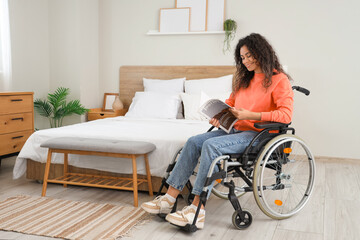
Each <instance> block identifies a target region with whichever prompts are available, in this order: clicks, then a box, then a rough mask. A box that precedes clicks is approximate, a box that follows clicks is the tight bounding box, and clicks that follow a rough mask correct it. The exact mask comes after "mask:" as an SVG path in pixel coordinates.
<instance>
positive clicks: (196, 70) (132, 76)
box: [26, 66, 236, 191]
mask: <svg viewBox="0 0 360 240" xmlns="http://www.w3.org/2000/svg"><path fill="white" fill-rule="evenodd" d="M235 71H236V68H235V66H122V67H120V83H119V86H120V99H121V100H122V102H123V104H124V108H129V106H130V103H131V101H132V98H133V97H134V95H135V92H138V91H144V87H143V78H150V79H164V80H166V79H173V78H181V77H186V79H187V80H193V79H202V78H216V77H221V76H224V75H229V74H234V73H235ZM63 169H64V168H63V164H52V165H51V169H50V174H49V177H50V178H55V177H60V176H62V174H63ZM69 171H71V172H78V173H83V174H95V175H106V176H116V177H131V176H132V175H131V174H119V173H111V172H105V171H99V170H94V169H87V168H78V167H74V166H69ZM44 172H45V163H39V162H36V161H33V160H31V159H28V160H27V171H26V177H27V178H28V179H33V180H38V181H42V180H43V178H44ZM138 178H144V179H146V176H145V175H138ZM152 183H153V189H154V190H155V191H157V190H158V189H159V187H160V185H161V178H160V177H152ZM139 190H140V191H147V190H148V187H147V184H146V183H144V184H141V185H139Z"/></svg>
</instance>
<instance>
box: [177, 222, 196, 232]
mask: <svg viewBox="0 0 360 240" xmlns="http://www.w3.org/2000/svg"><path fill="white" fill-rule="evenodd" d="M175 226H176V225H175ZM181 229H182V230H184V231H186V232H191V233H193V232H196V231H197V230H198V228H197V227H196V225H194V224H186V225H185V227H181Z"/></svg>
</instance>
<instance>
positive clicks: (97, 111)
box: [88, 108, 127, 121]
mask: <svg viewBox="0 0 360 240" xmlns="http://www.w3.org/2000/svg"><path fill="white" fill-rule="evenodd" d="M126 112H127V109H121V110H119V111H116V112H110V111H102V109H101V108H92V109H90V111H89V112H88V121H92V120H96V119H103V118H109V117H117V116H124V115H125V113H126Z"/></svg>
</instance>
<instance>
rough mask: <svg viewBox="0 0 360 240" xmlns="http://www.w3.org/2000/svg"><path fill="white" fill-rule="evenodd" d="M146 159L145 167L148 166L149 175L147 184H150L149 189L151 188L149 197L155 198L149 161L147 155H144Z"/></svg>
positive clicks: (147, 173) (147, 172)
mask: <svg viewBox="0 0 360 240" xmlns="http://www.w3.org/2000/svg"><path fill="white" fill-rule="evenodd" d="M144 159H145V166H146V175H147V182H148V188H149V195H150V196H153V189H152V182H151V173H150V166H149V159H148V155H147V154H144Z"/></svg>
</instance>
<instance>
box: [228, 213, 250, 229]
mask: <svg viewBox="0 0 360 240" xmlns="http://www.w3.org/2000/svg"><path fill="white" fill-rule="evenodd" d="M240 214H243V217H241V216H240ZM232 223H233V225H234V226H235V227H236V228H237V229H239V230H242V229H245V228H248V227H249V226H250V225H251V223H252V216H251V213H250V212H248V211H242V213H239V212H237V211H235V212H234V213H233V215H232Z"/></svg>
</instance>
